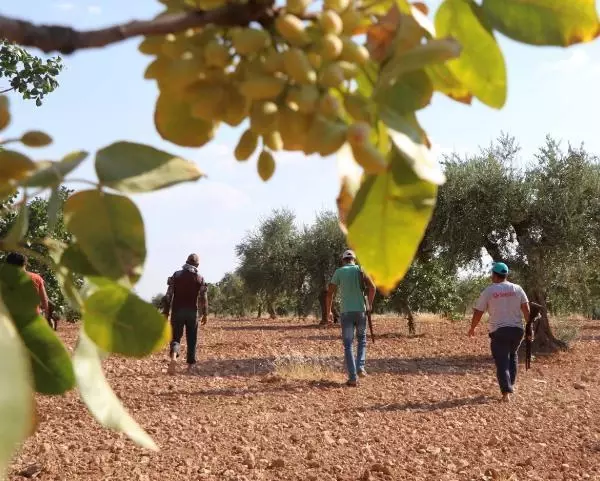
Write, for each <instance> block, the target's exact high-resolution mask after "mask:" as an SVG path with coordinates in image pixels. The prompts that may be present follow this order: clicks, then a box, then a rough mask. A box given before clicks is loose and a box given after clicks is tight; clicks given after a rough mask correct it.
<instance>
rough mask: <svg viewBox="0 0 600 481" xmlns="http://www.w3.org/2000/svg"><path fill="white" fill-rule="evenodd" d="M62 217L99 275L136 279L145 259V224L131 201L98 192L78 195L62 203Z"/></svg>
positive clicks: (81, 192) (91, 191)
mask: <svg viewBox="0 0 600 481" xmlns="http://www.w3.org/2000/svg"><path fill="white" fill-rule="evenodd" d="M64 216H65V221H66V224H67V228H68V229H69V231H70V232H71V233H72V234H73V235H74V236H75V237H76V238H77V243H78V245H79V246H80V248H81V250H82V252H83V253H84V254H85V257H86V258H87V259H88V260H89V262H90V264H91V265H92V266H93V267H94V268H95V269H96V270H97V271H98V272H99V273H101V274H102V275H104V276H106V277H109V278H111V279H121V278H122V277H127V278H129V279H131V280H132V281H136V280H137V279H139V276H140V273H141V269H142V265H143V263H144V260H145V258H146V243H145V237H144V221H143V220H142V216H141V214H140V211H139V210H138V208H137V206H136V205H135V204H134V203H133V201H132V200H131V199H129V198H127V197H123V196H120V195H114V194H107V193H105V192H102V191H100V190H84V191H80V192H77V193H76V194H74V195H72V196H71V197H69V199H68V200H67V202H66V203H65V207H64Z"/></svg>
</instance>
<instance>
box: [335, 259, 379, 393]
mask: <svg viewBox="0 0 600 481" xmlns="http://www.w3.org/2000/svg"><path fill="white" fill-rule="evenodd" d="M342 263H343V265H342V267H340V268H339V269H337V270H336V271H335V273H334V274H333V277H332V279H331V282H330V284H329V289H328V291H327V314H328V318H331V305H332V303H333V298H334V296H335V294H336V292H337V291H338V289H339V291H340V297H341V301H342V302H341V304H342V306H341V307H342V309H341V314H342V315H341V319H340V320H341V325H342V340H343V342H344V360H345V361H346V370H347V371H348V382H347V383H346V384H347V385H348V386H357V385H358V380H357V375H358V376H361V377H364V376H366V375H367V372H366V371H365V359H366V351H367V309H370V308H371V307H370V306H371V305H372V304H373V298H374V297H375V285H374V284H373V281H372V280H371V279H370V278H369V277H368V276H367V275H366V274H365V273H364V272H363V271H362V269H361V268H360V267H359V266H358V265H357V264H356V256H355V255H354V252H352V251H351V250H347V251H346V252H344V254H343V255H342ZM363 286H365V287H366V289H367V290H368V295H367V297H368V303H367V302H365V296H364V293H363ZM355 330H356V337H357V339H358V343H357V349H356V358H355V357H354V352H353V344H354V331H355Z"/></svg>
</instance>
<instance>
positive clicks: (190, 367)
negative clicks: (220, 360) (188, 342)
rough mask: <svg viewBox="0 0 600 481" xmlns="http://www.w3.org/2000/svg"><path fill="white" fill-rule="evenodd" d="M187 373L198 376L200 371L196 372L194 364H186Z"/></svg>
mask: <svg viewBox="0 0 600 481" xmlns="http://www.w3.org/2000/svg"><path fill="white" fill-rule="evenodd" d="M187 373H188V374H192V375H195V374H199V373H200V371H198V366H196V364H188V367H187Z"/></svg>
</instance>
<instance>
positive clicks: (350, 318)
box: [341, 312, 367, 381]
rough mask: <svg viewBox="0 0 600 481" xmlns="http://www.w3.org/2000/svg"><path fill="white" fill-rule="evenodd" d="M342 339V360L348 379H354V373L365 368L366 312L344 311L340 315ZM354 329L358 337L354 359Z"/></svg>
mask: <svg viewBox="0 0 600 481" xmlns="http://www.w3.org/2000/svg"><path fill="white" fill-rule="evenodd" d="M341 323H342V341H343V342H344V360H345V361H346V370H347V371H348V379H350V380H351V381H356V373H357V371H360V370H362V369H364V368H365V359H366V355H367V314H366V313H365V312H344V313H342V317H341ZM354 330H356V337H357V339H358V346H357V349H356V360H355V359H354V352H353V349H352V347H353V344H354Z"/></svg>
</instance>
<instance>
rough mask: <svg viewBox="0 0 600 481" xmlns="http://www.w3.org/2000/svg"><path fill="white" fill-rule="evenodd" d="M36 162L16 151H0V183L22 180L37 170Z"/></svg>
mask: <svg viewBox="0 0 600 481" xmlns="http://www.w3.org/2000/svg"><path fill="white" fill-rule="evenodd" d="M35 167H36V165H35V162H34V161H33V160H31V159H30V158H29V157H27V156H26V155H23V154H21V153H19V152H15V151H14V150H5V149H0V182H1V183H5V182H7V181H9V180H21V179H23V178H25V177H26V176H27V174H29V172H31V171H33V170H35Z"/></svg>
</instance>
